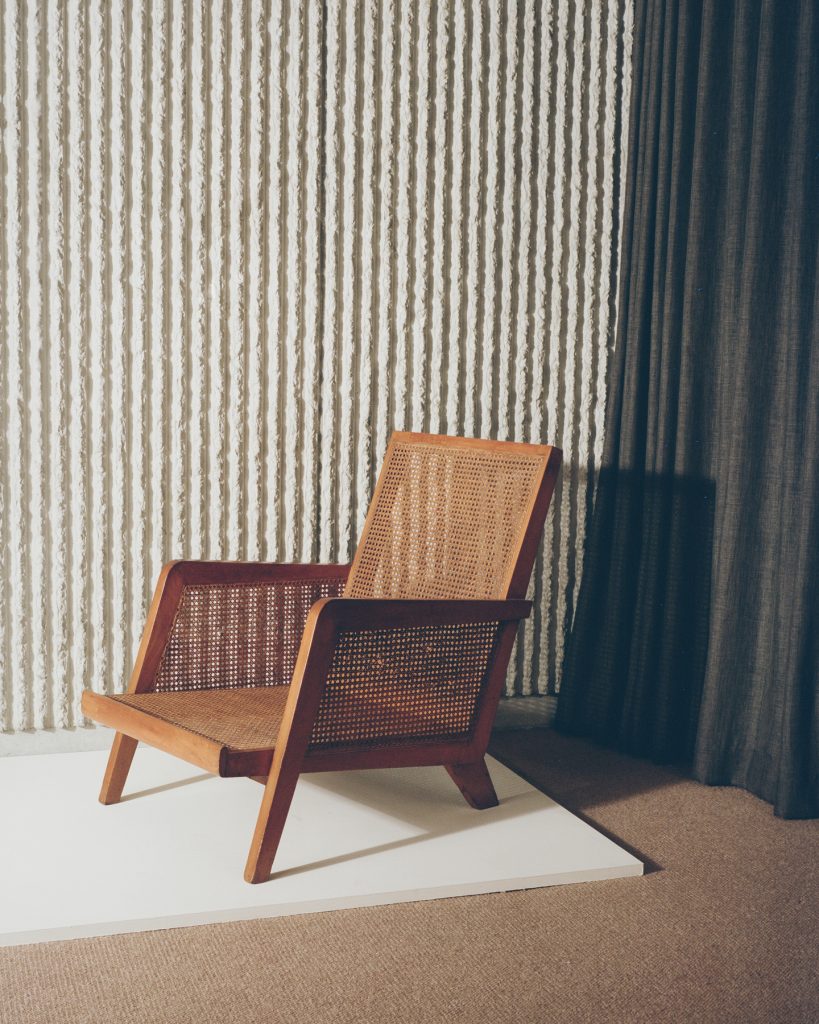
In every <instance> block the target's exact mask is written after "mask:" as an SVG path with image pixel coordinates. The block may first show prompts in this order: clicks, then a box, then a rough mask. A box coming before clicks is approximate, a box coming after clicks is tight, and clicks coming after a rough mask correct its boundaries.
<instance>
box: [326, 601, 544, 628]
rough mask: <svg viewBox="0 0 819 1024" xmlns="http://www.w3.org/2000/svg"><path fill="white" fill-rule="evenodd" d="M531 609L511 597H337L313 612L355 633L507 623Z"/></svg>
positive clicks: (523, 602) (525, 616)
mask: <svg viewBox="0 0 819 1024" xmlns="http://www.w3.org/2000/svg"><path fill="white" fill-rule="evenodd" d="M531 610H532V602H531V601H524V600H520V599H512V598H510V599H508V600H505V601H504V600H500V601H491V600H490V601H471V600H461V599H459V600H447V599H440V598H430V599H426V598H425V599H422V600H410V599H404V598H398V599H396V598H359V597H341V598H326V599H325V600H323V601H322V602H321V607H320V608H317V609H316V610H315V611H316V614H318V613H320V614H321V615H322V616H327V617H329V618H330V619H332V621H333V622H334V624H335V626H336V629H338V630H353V629H354V630H359V629H400V628H402V627H403V628H407V627H411V626H455V625H458V624H466V623H470V622H474V623H477V622H510V621H512V620H515V621H517V620H519V619H526V618H528V617H529V614H530V612H531Z"/></svg>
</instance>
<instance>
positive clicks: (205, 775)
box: [119, 772, 216, 804]
mask: <svg viewBox="0 0 819 1024" xmlns="http://www.w3.org/2000/svg"><path fill="white" fill-rule="evenodd" d="M215 778H216V776H215V775H211V774H210V772H202V774H200V775H191V776H190V778H187V779H176V780H175V781H174V782H165V783H163V784H162V785H161V786H151V787H150V789H139V790H137V791H136V793H126V794H125V795H124V796H122V797H120V800H119V802H120V803H122V804H124V803H126V802H127V801H128V800H138V799H140V798H141V797H143V796H155V795H156V794H157V793H166V792H167V791H168V790H171V789H181V788H182V786H192V785H193V784H194V782H204V781H205V779H215Z"/></svg>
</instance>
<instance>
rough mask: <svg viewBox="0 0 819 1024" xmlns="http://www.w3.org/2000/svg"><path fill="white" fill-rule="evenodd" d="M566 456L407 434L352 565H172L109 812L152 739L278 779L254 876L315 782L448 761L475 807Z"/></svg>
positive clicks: (212, 765) (161, 590)
mask: <svg viewBox="0 0 819 1024" xmlns="http://www.w3.org/2000/svg"><path fill="white" fill-rule="evenodd" d="M559 462H560V453H559V452H558V450H557V449H555V448H553V447H551V446H549V445H528V444H516V443H511V442H497V441H481V440H477V439H467V438H451V437H441V436H435V435H425V434H394V435H393V436H392V438H391V440H390V444H389V447H388V449H387V453H386V456H385V461H384V466H383V468H382V471H381V474H380V476H379V480H378V483H377V485H376V489H375V493H374V495H373V500H372V503H371V505H370V509H369V512H368V514H367V519H366V521H365V524H364V529H363V532H362V536H361V541H360V543H359V546H358V550H357V552H356V555H355V558H354V560H353V563H352V565H351V566H349V567H348V566H346V565H280V564H264V563H241V562H233V563H231V562H172V563H169V564H168V565H167V566H165V568H164V569H163V571H162V574H161V576H160V580H159V583H158V585H157V590H156V593H155V595H154V600H153V603H152V605H151V610H150V612H149V616H148V622H147V624H146V627H145V632H144V635H143V639H142V643H141V645H140V649H139V652H138V655H137V660H136V664H135V667H134V672H133V674H132V677H131V682H130V685H129V687H128V692H127V693H125V694H121V695H114V696H111V695H108V696H106V695H102V694H97V693H94V692H92V691H86V693H85V694H84V695H83V708H84V710H85V713H86V714H87V715H88V717H89V718H92V719H94V720H95V721H98V722H100V723H102V724H105V725H109V726H111V727H113V728H114V729H116V730H117V735H116V737H115V740H114V745H113V748H112V751H111V756H110V758H109V762H108V768H107V771H106V775H105V779H104V781H103V787H102V792H101V794H100V799H101V800H102V802H103V803H113V802H116V801H118V800H119V798H120V796H121V794H122V791H123V787H124V784H125V781H126V778H127V774H128V771H129V768H130V765H131V761H132V758H133V756H134V752H135V750H136V746H137V743H138V741H140V740H142V741H143V742H146V743H148V744H151V745H153V746H156V747H159V748H160V749H163V750H167V751H169V752H170V753H174V754H176V755H177V756H179V757H182V758H183V759H185V760H188V761H190V762H192V763H193V764H196V765H199V766H201V767H203V768H205V769H207V770H208V771H211V772H214V773H216V774H219V775H222V776H236V775H241V776H247V777H250V778H254V779H256V780H257V781H261V782H263V783H264V785H265V794H264V797H263V800H262V808H261V811H260V814H259V820H258V822H257V827H256V832H255V834H254V837H253V842H252V844H251V850H250V855H249V857H248V863H247V867H246V871H245V877H246V879H247V880H248V881H253V882H257V881H263V880H265V879H266V878H268V877H269V875H270V869H271V866H272V863H273V859H274V856H275V852H276V849H277V846H278V842H279V839H280V836H281V832H282V829H283V827H284V823H285V820H286V817H287V812H288V809H289V806H290V801H291V799H292V795H293V790H294V788H295V784H296V781H297V779H298V775H299V773H300V772H303V771H326V770H339V769H353V768H372V767H390V766H400V765H433V764H439V765H443V766H444V767H446V768H447V771H448V772H449V774H450V775H451V776H452V778H453V780H454V781H455V783H456V784H457V785H458V787H459V789H460V790H461V792H462V793H463V795H464V797H465V798H466V800H467V801H468V802H469V803H470V804H471V805H472V806H473V807H476V808H484V807H489V806H493V805H494V804H496V803H497V797H496V795H495V792H494V788H493V787H492V782H491V779H490V778H489V775H488V772H487V770H486V765H485V760H484V754H485V752H486V746H487V743H488V740H489V732H490V729H491V725H492V720H493V718H494V714H495V711H496V709H497V703H498V699H499V697H500V693H501V689H502V686H503V680H504V677H505V671H506V667H507V664H508V661H509V657H510V654H511V650H512V645H513V643H514V638H515V634H516V630H517V626H518V624H519V622H520V621H521V619H523V618H525V617H526V616H527V615H528V614H529V611H530V607H531V605H530V603H529V602H528V601H526V600H524V597H525V593H526V588H527V585H528V582H529V577H530V575H531V571H532V566H533V564H534V558H535V552H536V549H537V545H538V543H539V540H540V536H541V533H542V528H543V523H544V520H545V516H546V512H547V509H548V505H549V501H550V498H551V495H552V492H553V489H554V484H555V480H556V476H557V471H558V467H559Z"/></svg>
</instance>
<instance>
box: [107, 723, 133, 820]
mask: <svg viewBox="0 0 819 1024" xmlns="http://www.w3.org/2000/svg"><path fill="white" fill-rule="evenodd" d="M136 748H137V741H136V740H135V739H132V738H131V737H130V736H126V735H125V734H124V733H121V732H118V733H117V734H116V736H115V737H114V742H113V744H112V746H111V753H110V754H109V755H108V767H107V768H106V769H105V778H104V779H103V780H102V789H101V790H100V803H101V804H115V803H118V802H119V799H120V797H121V796H122V790H123V789H124V787H125V780H126V779H127V778H128V772H129V771H130V769H131V762H132V761H133V759H134V751H135V750H136Z"/></svg>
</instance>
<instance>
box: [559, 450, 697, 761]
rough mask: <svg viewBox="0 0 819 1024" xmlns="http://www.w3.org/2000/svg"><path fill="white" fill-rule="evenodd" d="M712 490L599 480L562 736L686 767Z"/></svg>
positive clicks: (675, 480) (562, 706) (617, 476)
mask: <svg viewBox="0 0 819 1024" xmlns="http://www.w3.org/2000/svg"><path fill="white" fill-rule="evenodd" d="M713 540H714V482H713V481H712V480H707V479H703V478H697V477H676V476H673V475H672V474H644V473H637V472H627V471H620V472H618V471H616V470H613V469H612V468H607V469H604V470H602V471H601V473H600V477H599V481H598V485H597V497H596V505H595V518H594V522H593V527H592V532H591V534H590V536H589V539H588V548H587V553H586V565H587V571H588V573H589V575H590V578H591V579H590V585H588V586H584V587H582V588H581V591H580V597H579V601H578V605H577V610H576V612H575V619H574V629H573V634H572V637H570V640H569V644H568V647H567V652H566V661H565V666H564V672H565V678H566V679H567V680H569V683H568V685H567V686H565V687H564V689H563V690H561V695H560V700H559V703H558V712H557V713H558V727H559V728H560V729H561V731H564V732H567V733H579V734H582V735H585V736H588V737H590V738H592V739H595V740H598V741H600V742H604V743H613V744H614V745H616V746H619V747H621V748H623V749H625V750H628V751H629V752H630V753H633V754H637V755H639V756H645V757H650V758H652V759H654V760H657V761H661V762H665V763H668V764H672V763H673V764H680V763H682V764H690V763H691V759H692V757H693V753H694V742H695V737H696V729H697V720H698V714H699V707H700V700H701V697H702V688H703V679H704V673H705V665H706V658H707V651H708V623H709V617H710V612H711V593H710V589H711V563H712V558H713Z"/></svg>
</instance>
